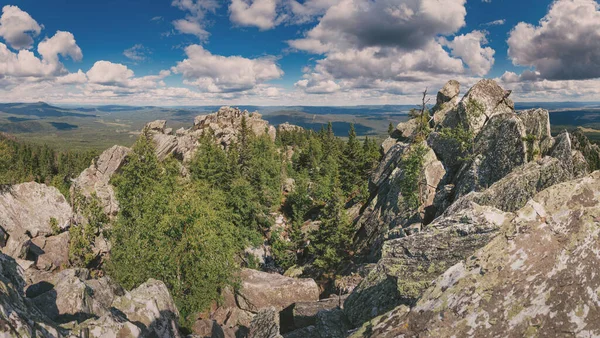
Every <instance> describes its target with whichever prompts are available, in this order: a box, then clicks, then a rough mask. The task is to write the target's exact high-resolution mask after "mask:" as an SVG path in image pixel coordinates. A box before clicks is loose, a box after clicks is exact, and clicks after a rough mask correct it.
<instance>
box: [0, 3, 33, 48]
mask: <svg viewBox="0 0 600 338" xmlns="http://www.w3.org/2000/svg"><path fill="white" fill-rule="evenodd" d="M41 31H42V27H41V26H40V25H39V24H38V23H37V21H35V20H34V19H33V18H32V17H31V16H30V15H29V14H28V13H26V12H24V11H22V10H21V9H20V8H19V7H17V6H10V5H6V6H4V7H2V16H1V17H0V37H2V38H3V39H4V40H5V41H6V42H7V43H8V44H9V45H10V46H11V47H12V48H14V49H24V48H30V47H31V46H32V45H33V38H32V36H37V35H39V34H40V32H41Z"/></svg>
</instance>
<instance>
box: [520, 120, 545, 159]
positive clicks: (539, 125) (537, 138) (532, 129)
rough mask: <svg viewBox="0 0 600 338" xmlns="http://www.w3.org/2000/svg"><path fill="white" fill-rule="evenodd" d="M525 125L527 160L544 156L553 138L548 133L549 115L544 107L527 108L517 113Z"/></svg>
mask: <svg viewBox="0 0 600 338" xmlns="http://www.w3.org/2000/svg"><path fill="white" fill-rule="evenodd" d="M518 116H519V119H521V121H522V122H523V125H524V126H525V133H526V142H527V151H528V160H529V161H531V160H535V159H538V158H541V157H543V156H545V155H546V154H547V153H548V151H549V150H550V148H551V147H552V145H553V144H554V140H553V138H552V134H551V133H550V116H549V114H548V111H547V110H546V109H540V108H538V109H529V110H524V111H521V112H519V113H518Z"/></svg>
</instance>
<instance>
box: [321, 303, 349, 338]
mask: <svg viewBox="0 0 600 338" xmlns="http://www.w3.org/2000/svg"><path fill="white" fill-rule="evenodd" d="M316 328H317V332H318V334H319V336H320V337H328V338H345V337H347V336H348V330H350V322H349V321H348V319H347V318H346V316H345V314H344V312H343V311H342V310H340V309H333V310H329V311H320V312H319V313H317V324H316Z"/></svg>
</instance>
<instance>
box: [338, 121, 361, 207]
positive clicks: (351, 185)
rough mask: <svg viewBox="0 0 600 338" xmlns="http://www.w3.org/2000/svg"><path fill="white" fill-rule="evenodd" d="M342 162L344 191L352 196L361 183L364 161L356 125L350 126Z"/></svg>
mask: <svg viewBox="0 0 600 338" xmlns="http://www.w3.org/2000/svg"><path fill="white" fill-rule="evenodd" d="M341 160H342V163H341V167H340V171H341V172H340V174H341V181H342V190H343V191H344V192H345V193H346V194H347V195H348V194H351V193H352V192H353V191H354V189H355V188H357V187H358V185H359V184H360V182H361V179H362V177H361V172H362V170H361V169H362V168H361V164H362V162H363V160H364V156H363V149H362V147H361V145H360V142H359V141H358V140H357V138H356V130H355V129H354V124H350V131H349V132H348V142H346V145H345V147H344V152H343V154H342V158H341Z"/></svg>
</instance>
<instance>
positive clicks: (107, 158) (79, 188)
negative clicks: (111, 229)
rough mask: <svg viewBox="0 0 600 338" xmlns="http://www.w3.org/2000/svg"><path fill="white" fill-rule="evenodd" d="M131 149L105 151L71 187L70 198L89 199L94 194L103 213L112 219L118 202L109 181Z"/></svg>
mask: <svg viewBox="0 0 600 338" xmlns="http://www.w3.org/2000/svg"><path fill="white" fill-rule="evenodd" d="M130 152H131V149H129V148H126V147H123V146H113V147H111V148H109V149H107V150H105V151H104V152H103V153H102V154H101V155H100V156H99V157H98V159H97V160H96V161H94V162H93V163H92V164H91V165H90V167H89V168H87V169H85V170H84V171H83V172H82V173H81V174H80V175H79V176H78V177H77V178H76V179H75V180H74V181H73V184H72V185H71V196H75V195H76V194H81V195H83V196H84V197H86V198H90V197H91V196H92V195H93V194H95V195H96V196H97V197H98V199H99V200H100V204H101V205H102V207H103V208H104V212H105V213H106V214H107V215H109V216H111V217H114V216H116V215H117V213H118V211H119V202H118V201H117V198H116V196H115V192H114V188H113V186H112V185H111V184H110V179H111V178H112V177H113V175H114V174H115V173H118V172H119V170H120V169H121V167H122V166H123V165H124V164H125V160H126V158H127V155H129V153H130Z"/></svg>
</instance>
